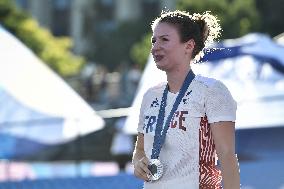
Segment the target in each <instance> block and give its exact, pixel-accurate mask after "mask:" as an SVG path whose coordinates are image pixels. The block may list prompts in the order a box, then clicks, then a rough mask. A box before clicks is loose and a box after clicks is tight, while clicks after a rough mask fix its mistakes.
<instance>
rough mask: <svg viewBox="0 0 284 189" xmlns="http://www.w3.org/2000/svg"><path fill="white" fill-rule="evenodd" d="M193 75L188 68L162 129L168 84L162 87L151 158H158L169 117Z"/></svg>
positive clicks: (175, 108) (170, 117)
mask: <svg viewBox="0 0 284 189" xmlns="http://www.w3.org/2000/svg"><path fill="white" fill-rule="evenodd" d="M194 77H195V74H194V73H193V71H192V70H191V69H190V70H189V72H188V74H187V76H186V78H185V80H184V82H183V84H182V87H181V89H180V91H179V94H178V96H177V98H176V100H175V103H174V105H173V108H172V110H171V112H170V114H169V116H168V117H167V120H166V124H165V127H164V129H163V124H164V117H165V109H166V106H167V95H168V92H169V86H168V85H167V86H166V88H165V89H164V92H163V96H162V101H161V105H160V110H159V115H158V120H157V125H156V130H155V136H154V143H153V148H152V155H151V159H158V157H159V155H160V152H161V148H162V145H163V144H164V142H165V139H166V134H167V131H168V128H169V125H170V122H171V119H172V117H173V115H174V113H175V111H176V110H177V108H178V106H179V104H180V102H181V100H182V98H183V97H184V94H185V93H186V91H187V89H188V87H189V85H190V83H191V82H192V80H193V79H194Z"/></svg>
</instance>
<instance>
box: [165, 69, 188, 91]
mask: <svg viewBox="0 0 284 189" xmlns="http://www.w3.org/2000/svg"><path fill="white" fill-rule="evenodd" d="M190 69H191V68H190V66H189V65H188V66H186V67H183V68H179V69H175V70H173V71H170V72H167V80H168V85H169V90H170V92H172V93H177V92H179V90H180V89H181V87H182V84H183V82H184V80H185V78H186V76H187V74H188V72H189V70H190Z"/></svg>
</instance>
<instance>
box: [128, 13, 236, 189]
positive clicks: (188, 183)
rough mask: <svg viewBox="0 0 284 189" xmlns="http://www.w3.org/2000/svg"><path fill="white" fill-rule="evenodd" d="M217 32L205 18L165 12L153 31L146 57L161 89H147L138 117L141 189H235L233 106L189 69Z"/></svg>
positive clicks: (215, 84)
mask: <svg viewBox="0 0 284 189" xmlns="http://www.w3.org/2000/svg"><path fill="white" fill-rule="evenodd" d="M220 30H221V28H220V26H219V24H218V20H217V19H216V17H214V16H212V15H211V14H210V13H209V12H206V13H203V14H193V15H189V14H188V13H186V12H181V11H174V12H164V13H162V14H161V16H160V17H159V18H157V19H156V20H155V21H154V22H153V24H152V31H153V36H152V49H151V53H152V56H153V58H154V61H155V63H156V66H157V67H158V68H159V69H160V70H163V71H165V72H166V75H167V83H162V84H160V85H158V86H155V87H153V88H150V89H149V90H148V91H147V92H146V93H145V95H144V97H143V101H142V105H141V109H140V120H139V125H138V137H137V142H136V146H135V150H134V153H133V164H134V174H135V176H137V177H138V178H141V179H143V180H145V182H144V188H145V189H150V188H155V189H160V188H163V189H166V188H169V189H172V188H175V189H185V188H187V189H195V188H204V189H205V188H206V189H207V188H210V189H211V188H214V189H215V188H222V185H223V188H225V189H236V188H240V178H239V167H238V161H237V158H236V155H235V136H234V134H235V123H234V122H235V119H236V108H237V107H236V102H235V101H234V99H233V98H232V96H231V94H230V92H229V91H228V89H227V88H226V87H225V86H224V85H223V83H221V82H220V81H218V80H215V79H212V78H207V77H203V76H200V75H197V76H196V75H195V74H194V73H193V72H192V70H191V67H190V63H192V62H194V61H197V60H198V58H200V57H201V56H202V54H201V53H202V52H201V51H202V49H203V48H204V47H205V45H206V43H208V42H211V41H213V40H214V39H215V38H217V37H218V36H219V34H220ZM216 153H217V156H218V159H219V162H220V167H221V170H219V169H218V166H216V162H217V157H216ZM153 164H154V165H153ZM221 171H222V173H221ZM221 182H222V184H221Z"/></svg>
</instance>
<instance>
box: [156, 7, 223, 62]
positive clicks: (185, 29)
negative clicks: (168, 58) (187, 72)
mask: <svg viewBox="0 0 284 189" xmlns="http://www.w3.org/2000/svg"><path fill="white" fill-rule="evenodd" d="M161 22H163V23H168V24H171V25H173V26H175V27H176V29H177V30H178V33H179V36H180V40H181V42H183V43H184V42H187V41H188V40H190V39H193V40H194V42H195V47H194V49H193V53H192V59H193V60H194V62H197V61H199V60H200V58H202V57H203V56H204V53H203V48H204V47H206V46H208V45H209V44H210V43H212V42H213V41H214V40H216V39H217V38H218V37H220V35H221V33H220V32H221V26H220V24H219V20H218V19H217V17H216V16H213V15H212V14H211V13H210V11H207V12H204V13H202V14H199V13H194V14H192V15H191V14H189V13H188V12H184V11H179V10H176V11H163V12H162V13H161V15H160V16H159V17H158V18H156V19H155V20H154V21H153V22H152V24H151V27H152V30H154V28H155V27H156V25H157V24H158V23H161Z"/></svg>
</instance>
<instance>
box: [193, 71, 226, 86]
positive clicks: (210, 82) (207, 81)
mask: <svg viewBox="0 0 284 189" xmlns="http://www.w3.org/2000/svg"><path fill="white" fill-rule="evenodd" d="M195 81H196V83H198V84H200V85H202V86H204V87H206V88H211V87H212V86H214V85H215V84H219V83H222V82H221V81H219V80H217V79H215V78H211V77H205V76H202V75H200V74H198V75H196V77H195Z"/></svg>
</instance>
